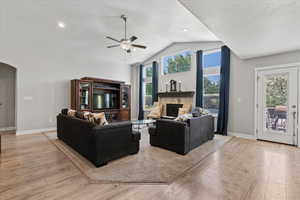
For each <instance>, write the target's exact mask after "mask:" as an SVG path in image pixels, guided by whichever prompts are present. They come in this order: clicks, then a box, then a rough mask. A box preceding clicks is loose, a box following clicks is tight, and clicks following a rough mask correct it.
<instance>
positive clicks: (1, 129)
mask: <svg viewBox="0 0 300 200" xmlns="http://www.w3.org/2000/svg"><path fill="white" fill-rule="evenodd" d="M14 130H16V127H5V128H0V131H14Z"/></svg>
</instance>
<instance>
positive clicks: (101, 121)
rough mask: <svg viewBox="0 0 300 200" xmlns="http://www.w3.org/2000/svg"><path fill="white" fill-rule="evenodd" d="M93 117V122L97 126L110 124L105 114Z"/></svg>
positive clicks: (96, 114)
mask: <svg viewBox="0 0 300 200" xmlns="http://www.w3.org/2000/svg"><path fill="white" fill-rule="evenodd" d="M92 115H93V121H94V123H95V124H97V125H107V124H108V122H107V120H106V117H105V113H104V112H101V113H92Z"/></svg>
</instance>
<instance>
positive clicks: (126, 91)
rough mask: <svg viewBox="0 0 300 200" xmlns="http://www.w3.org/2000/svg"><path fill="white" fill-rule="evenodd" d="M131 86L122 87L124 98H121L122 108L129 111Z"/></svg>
mask: <svg viewBox="0 0 300 200" xmlns="http://www.w3.org/2000/svg"><path fill="white" fill-rule="evenodd" d="M130 95H131V94H130V85H123V86H122V98H121V101H122V102H121V106H122V107H121V108H122V109H129V108H130Z"/></svg>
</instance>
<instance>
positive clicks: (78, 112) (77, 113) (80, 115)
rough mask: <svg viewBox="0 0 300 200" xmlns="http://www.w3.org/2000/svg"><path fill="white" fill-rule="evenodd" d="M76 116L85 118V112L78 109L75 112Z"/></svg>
mask: <svg viewBox="0 0 300 200" xmlns="http://www.w3.org/2000/svg"><path fill="white" fill-rule="evenodd" d="M75 117H77V118H79V119H84V113H83V112H81V111H77V112H75Z"/></svg>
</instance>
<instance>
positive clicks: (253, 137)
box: [228, 132, 256, 140]
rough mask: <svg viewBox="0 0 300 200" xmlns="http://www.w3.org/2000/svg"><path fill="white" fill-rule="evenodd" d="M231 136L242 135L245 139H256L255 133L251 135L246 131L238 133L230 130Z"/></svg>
mask: <svg viewBox="0 0 300 200" xmlns="http://www.w3.org/2000/svg"><path fill="white" fill-rule="evenodd" d="M228 135H229V136H235V137H240V138H244V139H249V140H256V138H255V136H254V135H249V134H246V133H236V132H228Z"/></svg>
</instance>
